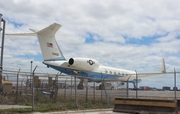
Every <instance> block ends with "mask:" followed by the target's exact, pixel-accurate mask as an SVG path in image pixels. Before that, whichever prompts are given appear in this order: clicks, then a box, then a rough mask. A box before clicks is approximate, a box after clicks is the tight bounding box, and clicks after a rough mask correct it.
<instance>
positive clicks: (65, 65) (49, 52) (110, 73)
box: [6, 23, 166, 88]
mask: <svg viewBox="0 0 180 114" xmlns="http://www.w3.org/2000/svg"><path fill="white" fill-rule="evenodd" d="M60 27H61V25H60V24H57V23H54V24H51V25H50V26H48V27H46V28H44V29H42V30H40V31H37V30H34V29H30V30H31V31H33V32H34V33H22V34H6V35H22V36H27V35H28V36H30V35H37V36H38V40H39V43H40V47H41V51H42V55H43V58H44V61H43V63H44V64H45V65H47V67H51V68H53V69H56V70H58V71H60V72H62V73H65V74H68V75H77V76H78V78H80V79H81V81H80V83H79V85H78V88H83V87H82V86H83V79H88V81H96V82H102V81H105V82H108V81H114V82H126V81H127V80H128V81H129V82H131V83H133V84H134V86H135V83H136V81H138V82H140V81H141V79H142V78H146V77H152V76H163V75H165V73H166V70H165V62H164V59H162V72H160V73H154V74H144V75H142V76H138V80H136V72H135V71H130V70H124V69H118V68H113V67H107V66H103V65H100V64H99V62H98V61H97V60H95V59H92V58H80V57H77V58H70V59H69V60H67V59H66V58H65V57H64V56H63V53H62V51H61V50H60V48H59V46H58V44H57V42H56V40H55V34H56V32H57V31H58V30H59V28H60Z"/></svg>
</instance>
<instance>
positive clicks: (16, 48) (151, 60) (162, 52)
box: [0, 0, 180, 87]
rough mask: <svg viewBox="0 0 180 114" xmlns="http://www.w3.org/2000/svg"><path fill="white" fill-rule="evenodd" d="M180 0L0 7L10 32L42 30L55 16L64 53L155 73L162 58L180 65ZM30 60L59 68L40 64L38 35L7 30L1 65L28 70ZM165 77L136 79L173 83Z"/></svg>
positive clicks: (14, 2)
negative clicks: (19, 34) (16, 34)
mask: <svg viewBox="0 0 180 114" xmlns="http://www.w3.org/2000/svg"><path fill="white" fill-rule="evenodd" d="M130 2H131V4H130ZM179 2H180V1H178V0H173V1H170V0H158V1H153V2H152V1H151V0H146V1H144V0H134V1H130V0H126V1H124V0H119V1H116V3H115V2H113V1H111V0H107V1H106V2H104V1H103V0H99V1H95V0H87V1H80V0H69V1H63V0H54V1H50V0H43V2H42V1H32V0H28V1H27V0H6V1H0V11H1V12H0V13H2V14H3V18H4V19H5V20H6V21H7V23H6V32H8V33H12V32H30V31H29V28H33V29H37V30H40V29H42V28H44V27H46V26H48V25H50V24H52V23H54V22H56V23H59V24H61V25H62V27H61V29H60V30H59V31H58V33H57V34H56V39H57V42H58V44H59V46H60V48H61V50H62V51H63V53H64V56H65V57H67V58H70V57H79V56H80V57H91V58H94V59H96V60H98V61H99V63H101V64H102V65H107V66H112V67H116V68H123V69H129V70H137V71H138V72H143V73H144V72H149V73H154V72H160V71H161V59H162V58H165V61H166V68H167V71H173V69H174V68H176V69H177V71H180V68H179V66H180V65H179V63H180V18H179V17H178V15H180V8H179ZM49 3H51V4H49ZM149 4H151V5H149ZM42 6H43V8H42ZM17 12H18V13H17ZM31 60H32V61H33V63H34V64H33V66H34V67H35V65H38V67H39V69H40V70H39V72H44V73H46V72H49V73H57V71H54V70H52V69H47V68H46V66H45V65H43V64H42V56H41V51H40V47H39V43H38V40H37V38H36V37H27V38H25V37H10V36H6V39H5V52H4V68H5V69H9V70H13V69H19V68H22V70H24V71H26V70H27V71H29V70H30V61H31ZM22 65H23V67H22ZM168 81H171V82H173V81H172V78H171V77H169V76H165V77H157V78H149V79H144V80H143V81H142V82H141V83H140V84H141V85H150V86H154V85H156V86H158V87H161V86H163V85H167V86H168V85H169V86H173V84H172V83H171V82H168Z"/></svg>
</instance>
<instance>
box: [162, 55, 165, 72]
mask: <svg viewBox="0 0 180 114" xmlns="http://www.w3.org/2000/svg"><path fill="white" fill-rule="evenodd" d="M162 73H166V66H165V60H164V58H162Z"/></svg>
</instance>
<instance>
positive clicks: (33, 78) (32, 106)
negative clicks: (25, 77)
mask: <svg viewBox="0 0 180 114" xmlns="http://www.w3.org/2000/svg"><path fill="white" fill-rule="evenodd" d="M36 68H37V65H36V67H35V68H34V70H33V74H32V79H33V80H32V111H34V71H35V70H36Z"/></svg>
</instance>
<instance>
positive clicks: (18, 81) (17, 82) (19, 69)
mask: <svg viewBox="0 0 180 114" xmlns="http://www.w3.org/2000/svg"><path fill="white" fill-rule="evenodd" d="M20 70H21V69H19V71H18V73H17V82H16V104H17V102H18V82H19V72H20Z"/></svg>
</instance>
